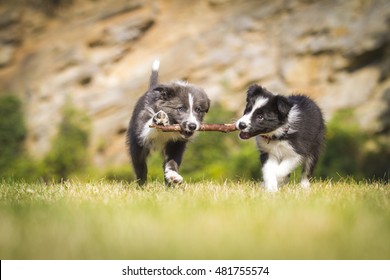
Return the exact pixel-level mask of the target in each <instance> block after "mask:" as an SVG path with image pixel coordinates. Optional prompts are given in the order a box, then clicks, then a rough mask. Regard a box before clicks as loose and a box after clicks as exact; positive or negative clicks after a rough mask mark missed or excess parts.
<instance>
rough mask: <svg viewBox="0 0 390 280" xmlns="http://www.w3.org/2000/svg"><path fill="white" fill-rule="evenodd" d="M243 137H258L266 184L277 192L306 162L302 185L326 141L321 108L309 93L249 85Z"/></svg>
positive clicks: (306, 185) (306, 183)
mask: <svg viewBox="0 0 390 280" xmlns="http://www.w3.org/2000/svg"><path fill="white" fill-rule="evenodd" d="M236 127H237V129H239V130H240V131H241V132H240V135H239V136H240V138H241V139H244V140H246V139H249V138H251V137H256V142H257V146H258V148H259V150H260V162H261V164H262V173H263V180H264V186H265V188H266V189H267V190H268V191H270V192H276V191H277V190H278V188H279V187H280V186H281V185H283V184H284V183H286V182H287V181H288V179H289V176H290V174H291V172H292V171H294V170H295V169H296V168H297V167H298V166H299V165H302V177H301V186H302V187H303V188H309V187H310V177H311V176H312V174H313V171H314V168H315V166H316V163H317V161H318V158H319V155H320V152H321V149H322V147H323V144H324V137H325V124H324V120H323V117H322V113H321V110H320V108H319V107H318V106H317V105H316V104H315V103H314V101H313V100H311V99H310V98H309V97H306V96H304V95H291V96H288V97H284V96H280V95H274V94H273V93H271V92H269V91H268V90H266V89H265V88H263V87H261V86H259V85H252V86H250V87H249V89H248V92H247V98H246V108H245V111H244V115H243V116H242V117H241V118H240V119H239V120H238V121H237V122H236Z"/></svg>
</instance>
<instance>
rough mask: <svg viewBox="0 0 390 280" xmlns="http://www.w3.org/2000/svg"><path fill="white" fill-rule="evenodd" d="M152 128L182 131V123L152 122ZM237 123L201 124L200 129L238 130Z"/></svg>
mask: <svg viewBox="0 0 390 280" xmlns="http://www.w3.org/2000/svg"><path fill="white" fill-rule="evenodd" d="M149 127H151V128H155V129H159V130H161V131H163V132H181V131H182V129H181V127H180V125H178V124H173V125H166V126H163V125H155V124H151V125H149ZM236 130H237V128H236V125H235V124H234V123H228V124H206V123H204V124H201V125H200V127H199V129H198V131H217V132H224V133H227V132H233V131H236Z"/></svg>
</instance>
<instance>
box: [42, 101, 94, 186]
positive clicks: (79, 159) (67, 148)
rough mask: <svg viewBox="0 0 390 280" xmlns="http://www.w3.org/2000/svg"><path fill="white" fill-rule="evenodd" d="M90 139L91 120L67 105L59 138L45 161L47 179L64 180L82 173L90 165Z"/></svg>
mask: <svg viewBox="0 0 390 280" xmlns="http://www.w3.org/2000/svg"><path fill="white" fill-rule="evenodd" d="M88 139H89V119H88V118H87V117H86V116H85V115H83V114H82V113H81V112H79V111H77V110H75V109H74V108H73V107H72V106H71V105H70V104H67V105H66V106H65V107H64V112H63V119H62V122H61V124H60V126H59V130H58V133H57V136H56V137H55V138H54V140H53V143H52V147H51V150H50V152H49V153H48V154H47V155H46V157H45V159H44V165H45V167H46V170H47V171H46V174H45V177H47V178H52V179H55V180H64V179H67V178H69V176H70V175H71V174H73V173H76V172H82V171H83V170H84V169H85V167H86V166H87V163H88Z"/></svg>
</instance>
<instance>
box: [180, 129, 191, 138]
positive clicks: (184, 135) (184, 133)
mask: <svg viewBox="0 0 390 280" xmlns="http://www.w3.org/2000/svg"><path fill="white" fill-rule="evenodd" d="M180 134H181V135H182V136H183V137H184V138H190V137H191V136H192V135H194V131H187V130H183V131H181V132H180Z"/></svg>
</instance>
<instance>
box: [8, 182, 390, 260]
mask: <svg viewBox="0 0 390 280" xmlns="http://www.w3.org/2000/svg"><path fill="white" fill-rule="evenodd" d="M0 259H390V185H389V184H388V183H387V184H381V183H373V184H368V183H356V182H355V183H354V182H338V183H333V182H331V181H326V182H317V183H314V184H313V185H312V188H311V190H310V191H304V190H301V189H300V188H299V186H298V185H289V186H286V187H285V188H283V189H282V190H281V191H280V192H278V193H276V194H270V193H267V192H265V191H263V190H262V189H260V188H259V187H258V183H256V182H230V181H228V182H225V183H223V184H220V183H215V182H203V183H189V184H184V185H182V186H180V187H178V188H174V189H166V188H165V187H164V186H163V185H162V184H161V183H159V182H155V183H150V184H148V185H147V186H146V187H145V188H144V189H139V188H137V187H136V185H134V184H128V183H122V182H117V183H107V182H105V181H101V182H92V183H80V182H77V181H70V182H64V183H62V184H43V183H41V184H38V183H37V184H27V183H20V182H19V183H17V182H7V181H3V182H0Z"/></svg>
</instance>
